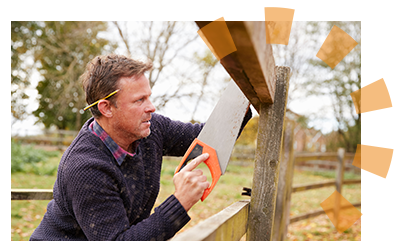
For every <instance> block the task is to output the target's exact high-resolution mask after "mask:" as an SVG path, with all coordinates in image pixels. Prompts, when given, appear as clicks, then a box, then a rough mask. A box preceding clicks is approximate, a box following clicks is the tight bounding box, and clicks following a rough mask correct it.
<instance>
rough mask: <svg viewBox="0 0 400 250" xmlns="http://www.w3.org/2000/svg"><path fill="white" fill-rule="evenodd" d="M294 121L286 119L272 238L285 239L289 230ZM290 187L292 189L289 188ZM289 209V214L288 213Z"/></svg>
mask: <svg viewBox="0 0 400 250" xmlns="http://www.w3.org/2000/svg"><path fill="white" fill-rule="evenodd" d="M293 137H294V122H293V121H289V120H286V121H285V126H284V132H283V142H282V150H281V163H280V167H279V182H278V191H277V192H278V193H277V195H276V207H275V218H274V228H273V230H272V240H285V238H286V232H287V221H288V220H289V217H288V216H289V214H290V196H291V192H289V191H291V187H292V180H293V175H292V174H291V172H292V169H291V168H293V140H294V138H293ZM289 189H290V190H289ZM287 211H289V214H287Z"/></svg>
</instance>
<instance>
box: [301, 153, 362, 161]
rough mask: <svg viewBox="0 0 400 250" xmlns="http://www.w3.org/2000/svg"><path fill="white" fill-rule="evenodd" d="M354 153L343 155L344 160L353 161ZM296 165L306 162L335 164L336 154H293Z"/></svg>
mask: <svg viewBox="0 0 400 250" xmlns="http://www.w3.org/2000/svg"><path fill="white" fill-rule="evenodd" d="M354 155H355V154H354V153H345V155H344V160H345V161H349V160H353V159H354ZM295 159H296V163H298V162H306V161H316V160H321V161H335V162H337V153H336V152H324V153H322V152H319V153H307V152H299V153H295Z"/></svg>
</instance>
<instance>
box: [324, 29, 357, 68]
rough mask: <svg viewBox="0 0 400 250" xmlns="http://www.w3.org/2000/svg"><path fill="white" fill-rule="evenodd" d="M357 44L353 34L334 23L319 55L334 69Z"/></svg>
mask: <svg viewBox="0 0 400 250" xmlns="http://www.w3.org/2000/svg"><path fill="white" fill-rule="evenodd" d="M357 44H358V43H357V42H356V41H355V40H354V39H353V38H352V37H351V36H349V35H348V34H347V33H346V32H344V31H343V30H342V29H340V28H339V27H337V26H336V25H334V26H333V28H332V30H331V31H330V32H329V35H328V37H327V38H326V39H325V41H324V43H323V44H322V46H321V48H320V49H319V51H318V53H317V57H318V58H319V59H321V60H322V61H324V62H325V63H326V64H328V65H329V67H331V68H332V69H333V68H335V67H336V65H337V64H338V63H339V62H340V61H342V60H343V58H344V57H345V56H346V55H347V54H348V53H349V52H350V51H351V50H352V49H353V48H354V47H355V46H356V45H357Z"/></svg>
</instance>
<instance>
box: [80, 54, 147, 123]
mask: <svg viewBox="0 0 400 250" xmlns="http://www.w3.org/2000/svg"><path fill="white" fill-rule="evenodd" d="M152 67H153V63H152V62H151V61H149V62H141V61H137V60H133V59H131V58H128V57H126V56H123V55H103V56H97V57H95V58H94V59H93V60H92V61H90V62H89V63H88V64H87V66H86V70H85V72H84V73H83V74H82V76H81V77H80V79H81V81H82V85H83V89H84V91H85V94H86V102H87V103H88V104H92V103H94V102H95V101H98V100H99V99H101V98H104V97H106V96H107V95H109V94H111V93H112V92H114V91H115V90H117V89H118V87H119V79H120V78H121V77H132V76H140V75H142V74H144V73H145V72H146V71H148V70H150V69H151V68H152ZM113 97H114V96H111V97H110V98H108V99H107V100H109V101H110V102H111V103H112V104H113V105H114V106H116V103H115V98H113ZM90 112H92V115H93V116H94V117H95V118H98V117H101V116H102V114H101V112H100V111H99V109H98V108H97V105H94V106H93V107H91V108H90Z"/></svg>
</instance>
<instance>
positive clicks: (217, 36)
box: [197, 17, 237, 60]
mask: <svg viewBox="0 0 400 250" xmlns="http://www.w3.org/2000/svg"><path fill="white" fill-rule="evenodd" d="M197 33H198V34H199V35H200V37H201V39H203V41H204V42H205V43H206V44H207V47H208V48H209V49H210V50H211V52H212V53H213V54H214V56H215V57H216V58H217V59H218V60H221V59H222V58H224V57H225V56H227V55H229V54H230V53H232V52H235V51H236V50H237V49H236V46H235V43H234V42H233V39H232V36H231V33H230V32H229V29H228V26H227V25H226V22H225V19H224V18H223V17H221V18H219V19H217V20H215V21H214V22H211V23H209V24H207V25H206V26H204V27H203V28H201V29H200V30H198V31H197Z"/></svg>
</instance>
